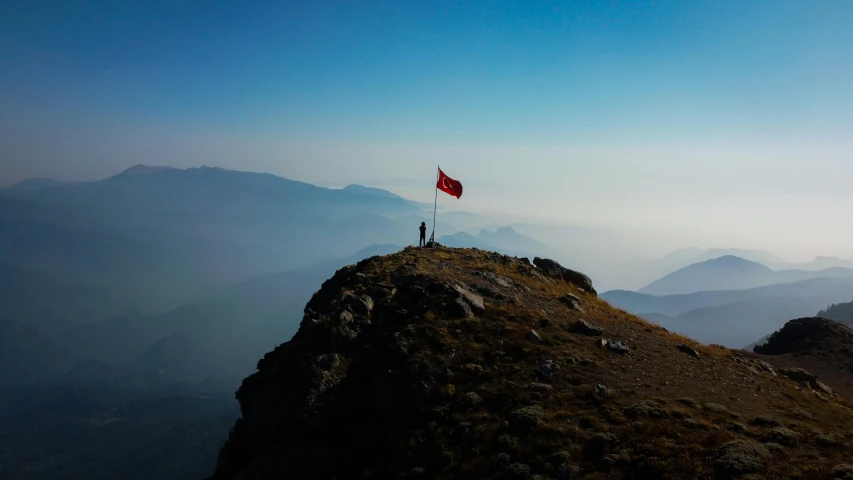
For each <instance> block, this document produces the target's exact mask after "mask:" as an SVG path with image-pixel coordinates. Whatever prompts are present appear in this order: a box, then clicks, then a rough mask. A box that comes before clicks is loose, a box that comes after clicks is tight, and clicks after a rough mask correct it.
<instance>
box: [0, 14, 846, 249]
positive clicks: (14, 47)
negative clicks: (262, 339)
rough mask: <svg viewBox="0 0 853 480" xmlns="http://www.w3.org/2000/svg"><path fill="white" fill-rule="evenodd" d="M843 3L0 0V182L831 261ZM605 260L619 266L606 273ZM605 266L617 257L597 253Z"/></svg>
mask: <svg viewBox="0 0 853 480" xmlns="http://www.w3.org/2000/svg"><path fill="white" fill-rule="evenodd" d="M850 25H853V4H851V3H849V2H839V1H825V2H797V1H777V2H773V3H770V4H768V3H759V2H736V1H727V2H710V1H696V2H655V3H654V4H640V3H638V2H607V4H605V5H603V4H602V3H601V2H572V3H571V4H567V3H566V2H535V4H534V2H498V3H495V2H468V4H467V5H466V6H457V5H451V4H445V3H435V2H404V3H400V2H371V3H370V4H369V5H365V3H364V2H334V3H333V2H283V3H279V4H273V3H270V2H260V3H256V4H254V5H251V6H245V5H240V6H238V5H237V4H233V3H232V2H221V1H212V2H205V3H203V4H201V3H200V4H180V3H176V2H144V3H140V4H134V5H130V4H127V3H126V2H122V4H121V5H117V4H113V3H108V2H82V1H66V2H16V4H15V5H7V6H5V7H2V14H0V159H2V161H0V184H3V185H7V184H11V183H14V182H16V181H18V180H21V179H24V178H30V177H51V178H56V179H60V180H94V179H99V178H104V177H107V176H109V175H112V174H115V173H116V172H119V171H121V170H123V169H125V168H127V167H130V166H131V165H134V164H137V163H145V164H155V165H161V164H162V165H171V166H174V167H179V168H185V167H193V166H200V165H211V166H219V167H223V168H231V169H238V170H249V171H260V172H270V173H274V174H277V175H280V176H284V177H287V178H291V179H296V180H303V181H307V182H311V183H315V184H320V185H327V186H343V185H346V184H349V183H361V184H366V185H372V186H377V187H382V188H386V189H388V190H391V191H393V192H395V193H398V194H401V195H403V196H405V197H407V198H410V199H413V200H418V201H424V202H429V201H431V200H432V195H433V189H432V179H433V178H434V175H435V168H436V165H437V164H441V165H442V167H443V168H444V169H445V170H446V171H447V173H448V174H449V175H451V176H453V177H455V178H458V179H460V180H463V182H464V183H465V185H466V194H465V196H464V197H463V199H462V200H460V201H458V202H456V203H449V202H447V200H446V199H444V200H443V202H445V203H446V205H442V207H443V208H450V209H458V210H466V211H476V212H501V213H506V214H513V215H516V216H520V217H524V218H534V217H535V218H538V219H542V218H545V219H547V220H548V221H549V222H550V223H557V222H560V223H563V224H581V225H595V226H604V227H608V228H621V229H625V230H623V231H629V230H627V229H629V228H632V229H634V230H638V231H639V230H642V233H643V235H637V236H636V237H635V240H636V241H635V242H634V244H633V245H632V250H633V251H632V252H630V253H632V254H634V253H642V254H646V255H658V254H663V253H666V252H667V251H669V250H671V249H673V248H679V247H687V246H694V245H695V246H699V247H717V246H736V247H741V248H761V249H766V250H769V251H772V252H773V253H775V254H777V255H780V256H782V257H784V258H786V259H788V260H791V261H801V260H802V261H804V260H807V259H810V258H811V257H813V256H815V255H837V256H843V257H850V256H853V241H851V240H853V223H851V222H849V221H847V217H848V215H849V212H850V211H853V208H851V207H853V193H851V190H850V188H849V178H850V175H851V173H853V162H851V158H853V140H851V135H850V132H851V131H853V63H851V62H850V61H849V59H850V58H853V30H851V29H850V28H849V26H850ZM623 253H626V252H623ZM614 255H616V254H615V253H614Z"/></svg>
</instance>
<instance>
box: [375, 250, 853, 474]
mask: <svg viewBox="0 0 853 480" xmlns="http://www.w3.org/2000/svg"><path fill="white" fill-rule="evenodd" d="M401 259H405V260H408V261H410V262H413V263H414V264H415V265H416V267H417V270H418V273H420V274H424V275H427V276H431V277H434V278H435V280H436V281H441V282H443V281H451V280H457V281H463V282H465V283H466V284H468V285H472V286H480V285H483V284H485V286H487V287H488V288H495V287H494V286H493V285H488V284H486V283H485V282H484V281H483V279H482V278H481V277H478V276H476V272H491V273H493V274H496V275H502V276H505V277H509V278H512V279H515V280H517V281H518V282H520V284H522V285H524V287H526V288H527V289H529V290H528V291H524V290H525V289H524V288H520V289H517V294H516V298H515V301H513V299H512V297H511V296H510V297H509V300H497V299H490V298H488V296H486V309H485V311H484V312H482V313H478V314H477V318H476V321H474V320H468V319H455V318H441V315H430V316H429V317H428V318H427V319H426V322H427V323H429V324H431V326H432V328H425V329H424V332H425V333H427V334H429V335H434V336H435V337H436V338H435V339H434V340H435V341H436V342H437V343H440V344H442V345H444V346H446V347H449V348H451V349H455V350H456V352H457V355H456V356H455V358H454V359H453V360H452V361H450V362H448V366H449V368H451V369H454V370H458V371H460V372H464V369H463V368H461V366H462V365H465V364H473V365H479V366H481V367H482V373H480V374H478V375H464V374H458V375H454V379H453V382H454V385H455V389H456V392H477V394H478V395H479V396H481V397H482V398H483V399H484V403H483V406H482V407H481V408H482V409H485V410H487V411H488V412H489V413H484V412H482V411H468V412H466V413H463V414H462V415H463V417H464V418H466V419H468V420H469V421H470V422H471V423H472V424H473V423H476V424H478V425H480V429H479V430H478V435H479V438H478V441H477V443H478V444H479V447H478V449H477V452H478V454H477V455H475V456H471V457H468V456H462V457H461V458H457V459H456V460H455V462H454V463H453V465H451V466H450V470H455V469H462V470H466V467H467V468H471V469H473V470H476V469H477V465H478V464H479V463H480V462H484V461H487V462H488V461H489V460H487V459H489V458H491V457H494V456H496V455H497V454H498V453H499V451H500V450H501V447H500V445H501V444H500V442H499V441H498V439H499V437H500V435H501V432H503V429H502V427H501V419H502V418H504V419H505V418H508V417H509V415H510V412H511V411H512V410H514V409H515V408H517V407H519V406H524V405H537V406H539V407H541V408H542V409H543V411H544V412H545V417H544V419H543V421H542V422H541V423H540V424H538V425H536V426H533V427H531V429H530V430H526V431H524V432H517V433H518V434H519V435H520V436H519V437H515V438H526V441H519V442H518V443H517V444H514V445H515V446H513V447H512V448H511V449H510V450H511V451H512V452H508V453H512V456H513V458H514V459H523V460H524V462H525V464H526V465H529V466H530V468H531V471H532V472H534V473H537V472H538V473H541V474H543V475H544V474H548V472H549V471H552V470H553V469H554V468H556V467H558V466H559V465H554V464H553V462H552V459H553V457H554V455H555V454H556V453H558V452H565V453H566V455H563V456H564V457H566V458H569V459H571V463H573V464H575V465H577V466H581V467H583V470H584V471H586V472H594V471H598V472H602V473H604V472H608V473H607V475H608V476H610V477H611V478H615V477H613V475H615V474H616V473H617V472H620V471H621V472H629V471H630V472H632V474H633V475H634V478H640V477H639V476H638V475H641V476H642V475H651V476H654V477H657V478H693V477H703V478H711V476H712V473H713V472H712V468H713V467H712V463H711V459H712V458H713V457H714V455H715V451H716V449H717V448H718V447H719V446H720V445H722V444H723V443H725V442H728V441H731V440H734V439H737V438H746V439H756V440H758V441H760V439H761V435H762V431H763V430H762V429H759V428H753V427H746V428H737V429H731V428H728V426H729V425H730V424H732V423H737V420H738V418H740V419H749V418H755V417H761V416H764V417H773V416H776V412H785V411H792V410H799V411H801V412H806V413H807V415H805V416H811V417H813V418H814V420H810V419H808V418H803V421H802V423H801V425H799V426H797V427H795V428H797V429H798V430H799V431H797V432H795V433H796V434H797V435H799V436H800V437H801V441H800V446H799V447H798V448H786V450H785V454H784V455H782V456H778V457H774V461H773V462H769V463H768V464H767V466H766V471H765V472H764V474H765V475H766V476H767V477H768V478H773V477H774V476H777V475H778V476H780V478H781V477H782V476H784V477H785V478H804V479H805V478H818V477H821V478H823V476H825V474H827V473H828V471H829V469H831V468H832V467H833V466H835V465H836V464H839V463H843V461H845V460H847V458H846V456H845V454H844V453H843V452H844V448H839V449H828V448H826V447H825V446H822V445H818V444H816V443H815V442H814V441H813V439H812V438H811V437H812V436H811V435H809V434H808V433H809V431H810V430H809V429H817V430H821V431H827V432H839V433H840V432H846V431H848V430H850V429H851V428H853V422H851V415H850V413H851V412H850V410H849V408H848V407H847V406H846V405H844V404H843V403H841V402H839V401H838V400H833V401H831V402H829V403H823V402H822V401H820V400H818V399H817V398H815V397H814V396H810V395H808V394H807V393H804V392H802V391H798V390H796V388H795V387H796V386H795V385H794V383H793V382H789V381H787V380H784V379H780V378H774V377H771V376H770V375H767V374H759V375H756V374H754V373H752V372H751V371H750V370H749V367H748V365H746V364H743V363H738V362H736V361H735V360H734V358H733V355H732V352H731V351H729V350H726V349H720V348H716V347H707V346H704V345H701V344H698V343H697V342H695V341H693V340H692V339H689V338H686V337H684V336H681V335H675V334H672V333H669V332H667V331H665V330H664V329H663V328H661V327H658V326H655V325H651V324H649V323H647V322H645V321H643V320H641V319H639V318H636V317H634V316H632V315H630V314H628V313H626V312H624V311H620V310H617V309H614V308H611V307H610V306H609V305H608V304H607V303H606V302H604V301H602V300H600V299H598V298H596V297H594V296H590V295H587V294H585V293H583V292H582V291H580V290H579V289H578V288H576V287H574V286H572V285H567V284H566V283H564V282H562V281H556V280H553V279H549V278H543V277H541V276H539V275H538V274H537V273H533V272H535V270H533V269H529V268H527V267H524V266H521V265H520V264H519V263H516V262H509V263H504V262H501V261H496V260H493V259H492V258H489V257H488V254H486V253H484V252H475V251H471V250H455V249H437V250H430V249H422V250H417V249H409V250H407V251H405V252H404V253H402V254H400V255H398V256H396V257H388V259H387V260H381V261H377V262H375V263H372V264H371V267H372V269H373V270H374V271H382V270H385V269H387V270H389V271H390V270H394V269H395V268H396V267H395V266H396V264H398V263H399V262H400V260H401ZM389 281H390V278H389ZM481 291H482V290H481ZM566 293H573V294H575V295H577V296H579V297H580V298H581V299H582V301H583V307H584V309H585V312H584V313H581V312H578V311H573V310H571V309H569V308H567V307H566V306H564V305H563V304H561V303H560V302H558V301H557V299H558V298H559V297H560V296H562V295H565V294H566ZM541 318H547V319H548V320H549V321H548V323H547V326H545V327H542V326H541V322H539V320H540V319H541ZM578 319H586V320H592V321H594V322H595V323H597V324H598V325H600V326H602V327H603V329H604V337H607V338H612V339H615V340H619V341H622V342H624V343H625V344H626V345H628V347H629V348H630V351H631V356H621V355H617V354H615V353H613V352H610V351H608V350H606V349H603V348H599V347H597V346H596V340H597V339H596V338H594V337H584V336H582V335H577V334H571V333H568V332H567V331H566V330H565V329H564V328H563V327H564V326H565V325H567V324H568V323H569V322H572V321H575V320H578ZM531 328H534V329H536V331H537V332H538V333H539V335H540V336H541V337H542V342H541V343H533V342H530V341H528V340H527V339H526V334H527V333H528V331H529V330H530V329H531ZM430 343H432V342H430ZM679 343H686V344H688V345H690V346H691V347H693V348H695V349H696V350H697V351H698V352H699V354H700V358H699V359H696V358H693V357H691V356H688V355H686V354H684V353H682V352H680V351H679V350H677V349H676V347H675V346H676V345H677V344H679ZM496 349H499V350H501V351H502V352H503V355H502V356H500V357H498V358H499V360H492V361H491V362H485V361H484V359H486V358H495V357H494V356H493V353H494V351H495V350H496ZM422 353H423V355H427V356H429V355H433V354H434V352H433V351H424V352H422ZM546 357H547V358H549V359H553V360H554V361H556V362H558V363H561V368H560V370H559V371H557V372H556V373H555V374H554V377H553V379H550V380H548V381H545V380H543V379H542V378H538V377H537V375H536V370H537V365H536V364H537V362H540V361H542V359H544V358H546ZM570 357H580V358H581V359H583V360H585V361H587V362H588V363H587V364H586V365H580V364H572V363H566V362H565V361H564V359H565V358H570ZM531 382H545V383H548V384H550V385H552V388H553V389H552V390H550V391H548V392H536V391H533V390H531V389H530V388H528V385H529V384H530V383H531ZM598 384H601V385H604V386H605V387H606V388H607V389H608V394H607V395H606V396H601V395H598V394H596V392H595V388H594V386H595V385H598ZM759 387H760V389H759ZM686 398H689V399H686ZM652 399H654V400H652ZM690 399H695V400H690ZM641 401H645V402H646V403H647V404H648V405H658V407H657V408H656V409H655V408H651V409H646V410H643V408H639V409H635V410H637V411H636V412H635V411H632V410H629V411H631V412H632V413H630V414H628V415H626V413H625V412H626V410H625V408H626V407H630V406H631V405H634V404H637V403H638V402H641ZM450 402H451V403H452V400H450ZM700 405H704V406H705V408H699V407H700ZM648 412H654V413H652V414H648ZM732 412H735V413H732ZM685 419H689V421H685ZM743 421H744V422H745V421H746V420H743ZM740 427H745V425H743V424H740ZM596 434H598V435H601V434H608V435H612V436H613V438H614V440H612V441H611V442H605V444H604V445H596V446H593V447H590V445H591V444H594V443H595V441H594V437H595V435H596ZM836 434H837V433H836ZM525 436H527V437H525ZM530 437H532V439H531V438H530ZM773 438H775V437H773ZM815 452H819V453H818V454H817V455H815V454H814V453H815ZM484 459H486V460H484ZM448 473H449V471H448ZM588 478H595V477H594V476H589V477H588ZM602 478H604V477H602ZM646 478H652V477H646Z"/></svg>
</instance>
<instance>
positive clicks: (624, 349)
mask: <svg viewBox="0 0 853 480" xmlns="http://www.w3.org/2000/svg"><path fill="white" fill-rule="evenodd" d="M598 346H599V347H602V348H606V349H608V350H610V351H611V352H616V353H618V354H620V355H630V354H631V352H630V350H628V346H627V345H625V344H624V343H622V342H620V341H618V340H612V339H609V338H602V339H601V340H599V341H598Z"/></svg>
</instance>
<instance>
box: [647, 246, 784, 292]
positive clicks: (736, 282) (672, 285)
mask: <svg viewBox="0 0 853 480" xmlns="http://www.w3.org/2000/svg"><path fill="white" fill-rule="evenodd" d="M772 274H773V271H772V270H770V269H769V268H767V267H766V266H764V265H762V264H760V263H757V262H753V261H750V260H746V259H743V258H740V257H735V256H733V255H724V256H722V257H717V258H713V259H711V260H706V261H704V262H699V263H694V264H692V265H689V266H686V267H684V268H681V269H679V270H676V271H674V272H672V273H670V274H669V275H666V276H664V277H663V278H661V279H659V280H656V281H654V282H652V283H650V284H649V285H647V286H645V287H643V288H641V289H640V293H648V294H652V295H672V294H684V293H694V292H701V291H708V290H739V289H742V288H750V287H754V286H757V285H762V284H766V283H770V281H769V280H766V279H768V278H769V277H771V276H772Z"/></svg>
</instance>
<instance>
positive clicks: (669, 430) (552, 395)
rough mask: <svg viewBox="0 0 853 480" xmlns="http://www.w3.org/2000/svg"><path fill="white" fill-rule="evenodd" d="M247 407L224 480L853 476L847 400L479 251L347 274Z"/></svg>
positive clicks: (581, 281) (526, 265)
mask: <svg viewBox="0 0 853 480" xmlns="http://www.w3.org/2000/svg"><path fill="white" fill-rule="evenodd" d="M815 387H816V388H818V385H817V384H815ZM237 399H238V400H239V402H240V406H241V411H242V417H241V418H240V419H239V420H238V421H237V422H236V424H235V425H234V427H233V428H232V430H231V433H230V438H229V440H228V441H227V443H226V444H225V445H224V446H223V448H222V450H221V452H220V456H219V462H218V466H217V469H216V472H215V474H214V476H213V477H212V478H213V479H217V480H218V479H240V480H249V479H268V478H269V479H273V478H275V479H279V478H287V479H309V478H310V479H338V480H343V479H385V478H395V479H396V478H400V479H409V478H411V479H480V478H512V479H536V478H538V479H574V478H584V479H605V478H612V479H669V478H672V479H734V478H744V479H746V478H749V479H757V478H765V479H771V478H800V479H818V478H848V477H845V475H849V478H853V466H847V465H844V464H845V462H847V461H850V456H849V452H850V445H849V444H850V441H851V440H853V415H851V413H853V412H851V408H850V407H851V404H850V402H849V401H848V400H847V399H845V398H844V397H842V396H840V395H838V394H836V393H835V392H833V391H832V390H831V389H828V391H823V390H818V389H813V388H812V387H811V386H810V385H808V384H805V385H804V384H803V383H802V382H801V381H798V380H797V379H792V378H787V377H785V376H783V375H780V374H777V372H776V371H775V369H774V367H773V366H772V365H771V364H769V363H767V362H766V361H764V360H762V359H761V358H759V356H758V355H755V354H751V353H748V352H742V351H733V350H729V349H726V348H723V347H718V346H704V345H701V344H698V343H696V342H694V341H692V340H690V339H687V338H685V337H681V336H678V335H673V334H671V333H669V332H667V331H666V330H665V329H663V328H661V327H658V326H654V325H652V324H649V323H647V322H645V321H643V320H640V319H638V318H636V317H634V316H632V315H629V314H627V313H625V312H623V311H621V310H618V309H615V308H612V307H611V306H610V305H608V304H607V303H606V302H604V301H602V300H600V299H599V298H597V296H596V294H595V290H594V289H593V286H592V283H591V282H590V281H589V279H588V278H587V277H586V276H585V275H583V274H580V273H578V272H572V271H571V270H567V269H564V268H562V267H560V266H559V265H557V264H556V263H554V262H550V261H547V260H541V259H538V258H537V259H535V260H534V262H533V264H531V263H530V262H529V261H527V260H526V259H518V258H514V257H507V256H503V255H498V254H494V253H490V252H486V251H481V250H475V249H450V248H420V249H418V248H407V249H405V250H403V251H402V252H400V253H397V254H393V255H388V256H383V257H372V258H369V259H366V260H364V261H361V262H359V263H358V264H356V265H351V266H348V267H345V268H343V269H341V270H339V271H338V272H337V273H336V274H335V275H334V276H333V277H332V278H331V279H329V280H327V281H326V282H325V283H324V284H323V285H322V288H321V289H320V290H319V291H318V292H317V293H316V294H315V295H314V296H313V298H312V299H311V301H310V302H309V303H308V305H307V306H306V308H305V314H304V318H303V320H302V323H301V326H300V329H299V331H298V333H297V334H296V335H295V336H294V337H293V339H292V340H290V341H288V342H286V343H284V344H282V345H280V346H278V347H277V348H276V349H275V350H274V351H272V352H269V353H268V354H267V355H265V356H264V358H263V359H261V360H260V361H259V363H258V371H257V372H256V373H255V374H253V375H251V376H250V377H248V378H246V379H245V380H244V381H243V384H242V386H241V388H240V389H239V391H238V392H237Z"/></svg>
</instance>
